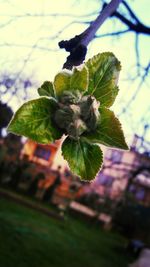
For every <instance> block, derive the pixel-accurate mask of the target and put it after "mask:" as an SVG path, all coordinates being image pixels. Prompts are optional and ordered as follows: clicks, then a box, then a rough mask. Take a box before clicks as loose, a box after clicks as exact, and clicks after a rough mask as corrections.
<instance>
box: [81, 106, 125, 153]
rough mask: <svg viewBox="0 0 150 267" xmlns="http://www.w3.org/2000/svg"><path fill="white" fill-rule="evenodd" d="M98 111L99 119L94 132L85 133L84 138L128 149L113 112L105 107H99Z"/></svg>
mask: <svg viewBox="0 0 150 267" xmlns="http://www.w3.org/2000/svg"><path fill="white" fill-rule="evenodd" d="M99 111H100V120H99V122H98V125H97V129H96V130H95V131H94V132H91V133H85V134H84V138H86V140H89V141H90V142H92V143H100V144H103V145H105V146H109V147H115V148H120V149H125V150H128V146H127V144H126V142H125V138H124V134H123V130H122V128H121V123H120V122H119V120H118V119H117V118H116V117H115V114H114V112H113V111H111V110H109V109H106V108H100V109H99Z"/></svg>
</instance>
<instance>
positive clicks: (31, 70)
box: [0, 0, 150, 143]
mask: <svg viewBox="0 0 150 267" xmlns="http://www.w3.org/2000/svg"><path fill="white" fill-rule="evenodd" d="M128 2H130V5H131V7H133V9H134V10H135V12H136V14H137V15H138V17H139V18H140V19H141V21H142V22H143V23H145V24H147V25H148V22H149V21H148V19H149V10H148V8H147V7H148V6H149V0H143V1H142V0H139V1H137V0H134V1H132V0H131V1H128ZM120 9H122V7H121V6H120ZM99 10H100V1H98V0H92V1H89V0H80V1H77V0H65V1H62V0H55V1H52V0H37V1H31V0H30V1H29V0H26V1H21V0H1V1H0V63H1V64H0V66H1V67H0V75H1V74H3V73H7V74H9V75H11V76H12V77H16V79H18V78H20V77H21V78H23V79H26V78H27V79H31V80H32V81H33V83H34V86H33V88H32V89H31V90H30V92H29V96H28V98H29V99H33V98H37V97H38V95H37V91H36V88H38V86H39V85H41V84H42V83H43V82H44V81H45V80H53V78H54V76H55V75H56V74H57V73H58V72H59V71H60V70H61V69H62V66H63V64H64V62H65V59H66V56H67V53H66V52H65V51H63V50H62V49H59V47H58V42H59V41H61V40H63V39H70V38H72V37H74V36H75V35H76V34H80V33H81V32H82V31H83V30H84V29H86V27H87V24H86V23H83V22H89V21H92V20H93V19H94V18H95V17H96V16H97V14H98V12H99ZM122 10H123V9H122ZM87 15H88V16H87ZM114 29H115V30H116V31H117V30H121V29H126V28H125V26H123V25H122V24H121V23H120V22H119V21H118V20H117V19H113V20H112V19H108V20H107V21H106V22H105V23H104V24H103V26H102V27H101V28H100V29H99V31H98V32H97V34H104V33H107V32H111V31H112V30H114ZM149 47H150V45H149V39H148V36H142V35H140V36H139V55H140V63H141V66H142V67H146V66H147V64H148V61H149V55H150V53H149ZM106 51H110V52H113V53H114V54H115V55H116V56H117V58H118V59H119V60H120V61H121V65H122V71H121V75H120V81H119V88H120V92H119V95H118V97H117V99H116V102H115V104H114V106H113V107H112V109H113V110H114V111H115V113H116V114H117V115H118V116H119V118H120V120H121V122H122V125H123V129H124V132H125V136H126V138H127V142H128V143H131V140H132V138H133V134H134V133H136V134H138V135H142V133H143V124H144V123H148V122H149V118H150V106H149V99H150V88H149V84H150V80H149V78H147V79H146V82H145V83H144V84H143V85H142V87H141V88H140V89H139V91H138V93H137V95H136V98H135V100H134V101H131V104H130V100H131V99H132V98H133V99H134V94H135V93H136V91H137V90H138V86H139V85H140V82H141V76H140V75H137V72H136V68H135V64H136V57H135V36H134V34H133V33H128V34H125V35H123V36H122V37H121V36H120V37H116V38H112V37H109V38H97V39H95V40H94V41H92V42H91V44H90V45H89V47H88V53H87V57H86V60H87V59H88V58H90V57H92V56H94V55H95V54H97V53H101V52H106ZM143 73H144V72H143V71H142V70H141V74H143ZM136 75H137V77H136V78H135V76H136ZM1 99H2V101H3V102H7V100H8V99H10V94H9V93H8V94H6V95H4V96H3V97H2V96H1ZM21 103H23V98H22V91H21V90H20V92H19V93H18V95H17V96H13V97H12V98H11V100H10V101H9V104H10V105H11V106H12V108H13V110H14V111H15V110H16V109H17V108H18V107H19V106H20V104H21ZM126 109H127V110H126ZM149 137H150V135H149V133H148V134H147V136H146V139H147V140H148V139H149ZM149 141H150V140H149Z"/></svg>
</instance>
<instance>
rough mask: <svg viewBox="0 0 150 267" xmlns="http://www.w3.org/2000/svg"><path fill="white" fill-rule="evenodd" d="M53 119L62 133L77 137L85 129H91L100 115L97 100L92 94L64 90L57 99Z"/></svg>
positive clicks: (93, 128)
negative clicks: (84, 94) (56, 107)
mask: <svg viewBox="0 0 150 267" xmlns="http://www.w3.org/2000/svg"><path fill="white" fill-rule="evenodd" d="M58 105H59V108H58V109H57V110H56V112H55V117H54V120H55V122H56V124H57V125H58V127H59V128H61V129H64V133H66V134H68V135H69V136H70V137H71V138H73V139H76V140H77V139H78V138H79V137H80V136H81V135H82V134H83V133H84V132H85V131H88V132H90V131H93V130H95V128H96V127H97V122H98V120H99V117H100V113H99V110H98V108H99V102H97V101H96V99H95V97H93V96H82V95H81V93H79V92H75V93H72V92H70V91H65V92H64V93H63V95H62V96H61V97H60V99H59V104H58Z"/></svg>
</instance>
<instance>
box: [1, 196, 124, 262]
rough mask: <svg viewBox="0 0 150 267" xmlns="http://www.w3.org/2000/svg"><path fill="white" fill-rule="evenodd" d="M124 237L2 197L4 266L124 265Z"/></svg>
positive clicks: (2, 260) (2, 253)
mask: <svg viewBox="0 0 150 267" xmlns="http://www.w3.org/2000/svg"><path fill="white" fill-rule="evenodd" d="M123 242H124V239H123V238H122V237H120V236H118V235H116V234H112V233H106V232H103V231H102V230H100V229H99V228H94V227H93V226H89V225H88V224H86V223H83V222H80V221H78V220H75V219H72V218H67V219H66V220H65V221H58V220H55V219H52V218H50V217H48V216H45V215H43V214H41V213H39V212H37V211H34V210H32V209H29V208H25V207H24V206H22V205H19V204H16V203H14V202H12V201H10V200H6V199H3V198H0V266H1V267H70V266H71V267H98V266H100V267H125V266H127V260H128V259H127V257H126V255H125V253H123V252H119V250H118V248H119V247H120V248H121V247H122V246H123Z"/></svg>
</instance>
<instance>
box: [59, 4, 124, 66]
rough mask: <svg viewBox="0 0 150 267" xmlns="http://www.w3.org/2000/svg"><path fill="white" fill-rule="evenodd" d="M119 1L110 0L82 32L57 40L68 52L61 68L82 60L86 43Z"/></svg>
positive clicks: (77, 63)
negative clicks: (66, 38)
mask: <svg viewBox="0 0 150 267" xmlns="http://www.w3.org/2000/svg"><path fill="white" fill-rule="evenodd" d="M121 1H122V0H112V1H111V2H110V3H109V4H108V5H107V6H106V7H105V8H104V9H103V10H102V12H101V13H100V14H99V15H98V17H97V18H96V20H94V21H93V22H92V23H91V24H90V26H89V27H88V28H87V29H86V30H85V31H84V32H82V33H81V34H80V35H76V36H75V37H74V38H72V39H70V40H69V41H61V42H59V47H60V48H64V49H65V50H66V51H67V52H70V55H69V56H68V57H67V61H66V63H65V64H64V66H63V68H67V69H72V67H73V66H78V65H80V64H81V63H82V62H83V60H84V59H85V55H86V52H87V46H88V44H89V43H90V42H91V41H92V40H93V38H94V37H95V33H96V32H97V30H98V29H99V28H100V26H101V25H102V24H103V23H104V21H105V20H106V19H107V18H108V17H109V16H111V15H112V14H113V13H114V11H115V10H116V9H117V7H118V6H119V4H120V3H121Z"/></svg>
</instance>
